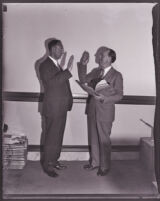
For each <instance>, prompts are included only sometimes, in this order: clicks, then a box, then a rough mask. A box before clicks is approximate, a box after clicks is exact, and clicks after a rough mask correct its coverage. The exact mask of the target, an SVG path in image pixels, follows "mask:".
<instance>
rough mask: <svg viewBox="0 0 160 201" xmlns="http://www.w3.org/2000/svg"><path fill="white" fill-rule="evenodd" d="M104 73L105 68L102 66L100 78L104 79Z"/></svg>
mask: <svg viewBox="0 0 160 201" xmlns="http://www.w3.org/2000/svg"><path fill="white" fill-rule="evenodd" d="M103 75H104V69H103V68H101V69H100V79H103Z"/></svg>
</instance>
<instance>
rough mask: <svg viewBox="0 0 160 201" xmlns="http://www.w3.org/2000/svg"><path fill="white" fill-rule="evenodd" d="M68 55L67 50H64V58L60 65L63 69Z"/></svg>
mask: <svg viewBox="0 0 160 201" xmlns="http://www.w3.org/2000/svg"><path fill="white" fill-rule="evenodd" d="M66 56H67V52H64V54H63V56H62V59H61V62H60V66H61V68H62V69H63V68H64V66H65V63H66Z"/></svg>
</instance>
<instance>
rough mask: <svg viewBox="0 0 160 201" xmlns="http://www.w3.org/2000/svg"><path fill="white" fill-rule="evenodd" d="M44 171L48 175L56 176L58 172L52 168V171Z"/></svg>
mask: <svg viewBox="0 0 160 201" xmlns="http://www.w3.org/2000/svg"><path fill="white" fill-rule="evenodd" d="M45 172H46V174H47V175H48V176H50V177H58V174H57V173H56V172H55V171H54V170H52V171H45Z"/></svg>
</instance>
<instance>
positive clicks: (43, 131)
mask: <svg viewBox="0 0 160 201" xmlns="http://www.w3.org/2000/svg"><path fill="white" fill-rule="evenodd" d="M54 39H56V38H48V39H46V40H45V42H44V45H45V48H46V53H45V54H44V55H43V56H42V57H41V58H39V59H38V60H37V61H36V62H35V71H36V75H37V78H38V80H39V84H40V94H41V95H40V97H39V101H38V112H39V113H40V115H41V129H42V132H41V138H40V153H41V156H40V161H41V163H42V162H43V144H44V137H45V136H44V135H45V118H44V117H43V116H42V100H43V93H44V87H43V83H42V80H41V78H40V73H39V67H40V64H41V63H42V62H43V61H44V60H45V59H46V58H47V57H48V55H49V50H48V43H49V42H50V41H51V40H54Z"/></svg>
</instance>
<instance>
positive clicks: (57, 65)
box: [57, 61, 63, 71]
mask: <svg viewBox="0 0 160 201" xmlns="http://www.w3.org/2000/svg"><path fill="white" fill-rule="evenodd" d="M57 67H58V68H59V70H60V71H63V70H62V68H61V66H60V65H59V63H58V61H57Z"/></svg>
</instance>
